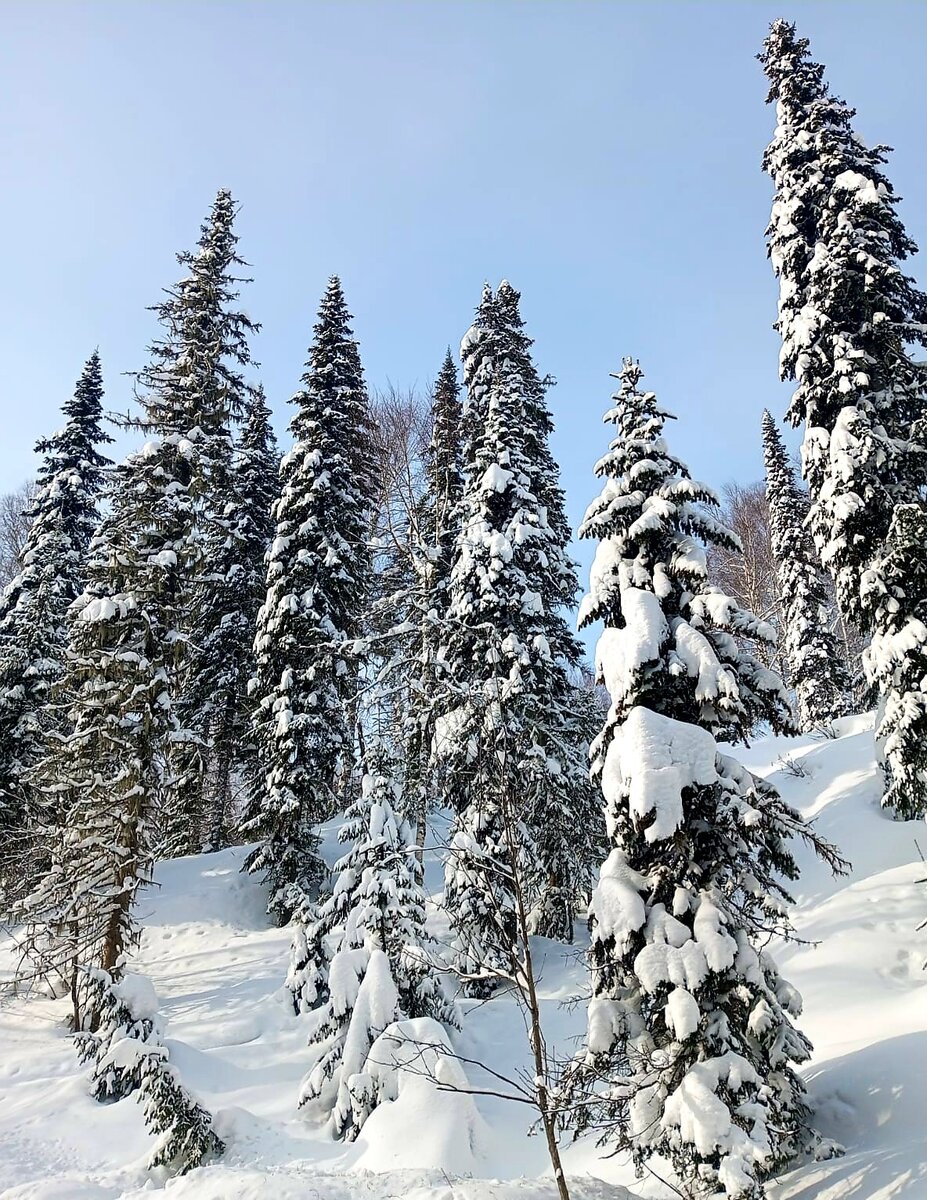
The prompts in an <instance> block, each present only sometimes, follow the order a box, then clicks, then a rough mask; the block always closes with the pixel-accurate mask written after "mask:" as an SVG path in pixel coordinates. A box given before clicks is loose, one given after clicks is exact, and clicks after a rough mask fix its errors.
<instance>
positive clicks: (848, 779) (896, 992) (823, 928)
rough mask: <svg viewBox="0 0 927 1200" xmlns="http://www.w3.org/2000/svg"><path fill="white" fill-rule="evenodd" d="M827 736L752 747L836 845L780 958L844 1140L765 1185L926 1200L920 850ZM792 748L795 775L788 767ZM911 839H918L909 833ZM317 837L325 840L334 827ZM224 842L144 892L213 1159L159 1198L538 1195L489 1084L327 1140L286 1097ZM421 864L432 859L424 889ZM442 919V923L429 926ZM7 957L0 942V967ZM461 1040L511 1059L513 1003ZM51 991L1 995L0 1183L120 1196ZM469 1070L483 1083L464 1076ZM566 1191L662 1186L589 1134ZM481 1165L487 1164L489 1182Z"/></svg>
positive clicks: (850, 724) (259, 906)
mask: <svg viewBox="0 0 927 1200" xmlns="http://www.w3.org/2000/svg"><path fill="white" fill-rule="evenodd" d="M840 731H841V735H842V736H840V737H839V738H838V739H837V740H834V741H822V740H817V741H816V740H813V739H810V738H798V739H786V738H770V739H765V740H762V741H759V742H757V743H756V745H755V746H754V747H753V748H752V750H751V751H750V753H749V755H748V756H747V758H748V761H749V764H750V765H751V767H753V768H754V769H756V770H759V771H760V772H761V773H763V774H766V775H770V776H774V777H775V782H776V784H777V786H779V787H780V789H781V790H782V792H783V793H784V795H785V796H786V798H787V799H788V800H790V801H791V802H792V803H794V804H796V805H797V806H798V807H799V808H801V809H802V811H803V812H804V813H805V814H806V815H808V816H810V817H812V818H814V819H815V820H816V822H817V825H818V828H819V830H820V831H821V832H822V833H823V834H824V835H826V836H827V837H828V838H830V839H832V840H833V841H835V842H836V843H837V844H838V845H839V846H840V848H841V849H842V851H843V852H844V854H845V855H846V856H847V857H848V858H850V860H851V861H852V863H853V870H852V872H851V874H850V875H849V877H848V878H846V879H841V880H834V879H832V878H831V877H830V876H829V875H828V874H827V872H826V870H825V869H824V868H823V867H821V866H820V864H818V863H817V862H813V861H808V859H807V857H805V858H803V860H802V861H803V862H804V864H805V866H806V871H805V874H804V875H803V878H802V880H801V882H800V885H799V888H798V894H797V900H798V906H797V909H796V913H795V920H796V925H797V928H798V932H799V934H800V935H801V937H802V938H803V939H805V944H802V945H797V946H789V947H786V948H782V949H780V952H779V954H778V959H779V962H780V964H781V966H782V967H783V973H784V974H785V976H786V977H787V978H788V979H789V980H790V981H792V982H794V983H795V984H796V985H797V986H798V987H799V988H800V990H801V991H802V993H803V995H804V997H805V1014H804V1017H803V1022H802V1023H803V1027H804V1029H805V1030H806V1031H807V1033H808V1034H809V1035H810V1036H811V1038H812V1039H813V1041H814V1043H815V1058H814V1061H813V1063H812V1064H811V1066H810V1069H809V1070H808V1078H809V1080H810V1083H811V1091H812V1095H813V1097H814V1099H815V1102H816V1104H817V1105H818V1127H819V1128H820V1129H821V1131H822V1132H823V1133H824V1134H825V1135H827V1136H829V1137H832V1138H834V1139H836V1140H837V1141H839V1142H841V1143H843V1144H844V1145H845V1146H846V1149H847V1153H846V1155H845V1156H844V1157H843V1158H839V1159H834V1160H830V1161H827V1162H822V1163H818V1164H812V1165H809V1166H805V1167H803V1168H802V1169H800V1170H797V1171H794V1172H792V1173H791V1175H789V1176H788V1177H787V1178H785V1179H783V1180H782V1181H781V1182H779V1183H777V1184H776V1185H774V1186H772V1187H770V1189H769V1190H770V1195H771V1197H772V1200H843V1198H844V1197H852V1198H853V1200H890V1198H891V1200H922V1198H923V1197H925V1196H927V1144H925V1139H924V1136H923V1114H924V1111H925V1109H927V1073H925V1071H924V1069H923V1064H924V1063H925V1062H927V990H925V989H927V974H925V973H924V971H923V970H922V965H923V961H924V959H925V958H927V934H923V933H918V932H917V926H918V924H919V923H920V922H921V920H922V919H923V918H924V917H925V916H927V886H922V885H921V884H920V882H919V881H920V880H922V879H923V878H924V877H925V876H927V868H925V867H924V864H923V863H922V862H921V861H920V859H919V856H918V850H917V846H916V839H917V838H919V837H920V836H921V829H922V826H921V825H919V824H915V823H908V824H903V823H897V822H893V821H891V820H890V819H889V818H888V817H886V816H884V815H883V814H882V812H881V811H880V809H879V807H878V795H879V778H878V773H877V770H876V767H875V763H874V754H873V744H872V734H871V722H870V721H868V720H867V719H865V718H851V719H849V720H846V721H843V722H841V725H840ZM784 763H791V764H794V767H795V768H797V769H800V770H801V771H802V772H803V773H802V774H800V775H797V774H794V773H792V772H791V771H790V770H785V769H783V764H784ZM924 840H925V841H927V838H925V839H924ZM329 850H330V851H333V850H334V842H333V841H332V843H331V845H330V846H329ZM242 856H243V852H242V851H241V850H230V851H224V852H222V853H219V854H214V855H206V856H201V857H197V858H188V859H179V860H175V861H173V862H168V863H165V864H164V865H163V866H162V867H161V868H160V870H159V872H158V884H159V887H158V888H157V890H154V891H152V892H150V893H149V894H148V895H147V897H146V899H145V902H144V903H143V923H144V926H145V934H144V941H143V945H142V948H141V951H140V954H139V956H138V959H139V961H138V964H137V969H138V970H139V971H141V972H143V973H145V974H147V975H149V976H150V977H151V979H152V981H153V983H154V985H155V988H156V990H157V993H158V996H159V998H160V1001H161V1005H162V1010H163V1012H164V1014H165V1015H166V1017H167V1018H168V1028H167V1040H168V1044H169V1047H170V1053H171V1058H172V1061H173V1062H174V1063H175V1064H176V1065H177V1067H178V1068H179V1070H180V1072H181V1075H182V1077H183V1079H184V1082H185V1083H186V1084H187V1085H188V1086H190V1087H191V1088H192V1089H193V1090H194V1091H195V1092H196V1093H197V1095H198V1096H199V1097H200V1098H201V1099H202V1100H203V1101H204V1103H205V1104H206V1105H207V1106H208V1107H209V1108H210V1109H211V1110H212V1111H213V1112H214V1113H215V1114H216V1117H217V1121H216V1124H217V1129H218V1132H219V1133H220V1134H221V1136H222V1137H223V1138H224V1139H225V1140H226V1142H227V1144H228V1151H227V1153H226V1156H225V1158H224V1159H223V1160H222V1162H221V1163H219V1164H216V1165H213V1166H210V1167H208V1168H205V1169H202V1170H199V1171H195V1172H193V1173H192V1174H190V1175H188V1176H186V1177H185V1178H183V1179H176V1180H171V1181H169V1182H168V1183H167V1186H166V1192H167V1194H168V1195H169V1196H170V1197H172V1198H176V1200H185V1198H194V1197H195V1198H196V1200H258V1197H261V1198H265V1197H271V1196H272V1197H273V1198H274V1200H290V1198H292V1200H296V1198H297V1197H298V1198H299V1200H307V1198H311V1200H349V1198H350V1200H354V1198H363V1197H369V1198H370V1200H386V1198H387V1197H396V1196H400V1195H401V1196H403V1197H404V1200H518V1198H523V1200H529V1198H530V1200H553V1197H554V1195H555V1189H554V1187H553V1185H552V1182H551V1181H550V1179H549V1178H548V1179H547V1180H545V1179H544V1178H543V1176H544V1173H545V1167H546V1159H545V1152H544V1146H543V1142H542V1140H541V1139H539V1138H530V1139H529V1138H527V1137H526V1130H527V1126H528V1118H529V1116H530V1113H529V1112H528V1110H526V1109H524V1108H523V1106H521V1105H517V1104H513V1103H510V1102H506V1101H503V1100H499V1099H495V1098H487V1097H480V1099H479V1102H478V1104H476V1105H475V1106H474V1104H473V1102H472V1101H471V1100H470V1099H469V1098H467V1097H461V1096H454V1095H449V1094H446V1093H438V1092H436V1091H435V1090H434V1088H433V1087H432V1085H431V1084H429V1083H428V1082H427V1081H425V1080H421V1079H415V1080H411V1081H409V1086H407V1087H403V1089H402V1091H401V1094H400V1097H399V1099H398V1100H396V1101H395V1102H393V1103H391V1104H386V1105H383V1106H382V1107H381V1108H379V1109H377V1111H376V1112H375V1113H374V1115H373V1116H372V1117H371V1118H370V1120H369V1121H368V1123H367V1125H366V1126H365V1128H364V1130H363V1133H362V1135H361V1137H360V1139H359V1141H358V1142H357V1143H355V1144H354V1145H349V1146H345V1145H343V1144H341V1143H333V1142H332V1141H330V1140H329V1139H328V1137H327V1135H326V1134H325V1133H324V1132H323V1131H322V1130H320V1129H318V1128H315V1127H313V1126H312V1125H311V1124H310V1123H308V1122H307V1121H306V1120H305V1119H304V1118H303V1117H302V1116H300V1115H298V1114H297V1112H296V1097H297V1094H298V1091H299V1083H300V1079H301V1077H302V1075H303V1073H304V1072H305V1069H306V1066H307V1057H306V1054H307V1052H306V1049H305V1035H304V1027H303V1026H302V1025H301V1021H300V1020H297V1019H296V1018H294V1017H293V1015H292V1012H291V1010H290V1008H289V1007H288V1003H287V998H286V997H285V996H284V995H283V993H282V991H281V983H282V978H283V973H284V970H285V964H286V959H287V947H288V941H289V936H288V933H287V931H286V930H281V929H276V928H270V927H268V921H267V918H266V917H265V915H264V903H265V900H264V896H263V895H262V893H261V890H260V888H259V887H258V886H257V885H256V884H255V883H254V882H253V881H252V880H251V879H248V878H246V877H243V876H242V875H241V874H240V873H239V870H238V868H239V864H240V861H241V858H242ZM439 880H440V873H439V871H438V869H437V864H433V869H432V872H431V874H430V877H429V882H430V883H431V885H432V889H433V890H434V891H437V889H438V887H439ZM438 931H439V932H440V928H439V930H438ZM581 948H582V942H579V943H578V945H577V947H576V948H574V949H572V950H569V951H566V952H565V951H564V948H563V947H561V946H559V945H557V944H555V943H552V942H540V943H539V944H538V946H537V948H536V949H537V952H538V960H539V961H540V962H542V963H543V992H544V996H545V1019H546V1022H547V1027H548V1030H549V1033H550V1035H551V1037H552V1039H553V1040H554V1041H555V1042H557V1043H558V1044H559V1046H560V1048H561V1049H562V1050H566V1049H568V1048H569V1045H570V1039H571V1038H573V1037H575V1036H576V1035H577V1034H578V1033H579V1031H580V1030H581V1028H582V1020H583V1013H582V1008H581V1007H580V1008H578V1009H575V1010H573V1009H571V1008H570V1007H569V1006H567V1005H565V1004H564V1003H563V1002H564V1001H567V1000H569V998H570V997H571V996H575V995H576V994H578V993H579V992H580V991H581V990H582V988H583V986H584V972H583V965H582V961H581V954H580V953H579V951H580V950H581ZM9 966H10V964H9V962H8V961H7V959H6V957H5V959H4V972H5V973H6V971H7V970H8V968H9ZM469 1007H471V1009H472V1011H471V1012H469V1013H468V1014H467V1015H466V1017H465V1020H464V1022H463V1031H462V1033H461V1035H460V1036H459V1039H458V1043H459V1050H460V1053H461V1054H463V1055H466V1056H467V1057H469V1058H474V1059H479V1060H481V1061H485V1062H489V1063H491V1065H492V1066H493V1068H494V1069H497V1070H499V1071H500V1072H502V1073H503V1074H504V1073H506V1071H507V1070H508V1069H510V1068H512V1067H514V1066H516V1065H519V1064H521V1063H522V1062H524V1060H525V1058H526V1045H525V1038H524V1031H523V1027H522V1024H521V1018H520V1015H519V1013H518V1011H517V1010H516V1009H515V1007H514V1005H513V1004H512V1003H511V1002H509V1001H507V1000H505V999H498V1000H493V1001H492V1002H490V1003H488V1004H483V1005H481V1006H474V1005H473V1004H472V1003H470V1004H469ZM66 1011H67V1005H66V1002H63V1001H57V1002H53V1001H45V1000H34V999H33V1000H28V1001H27V1000H24V999H13V1000H8V1001H6V1002H5V1003H4V1005H3V1007H2V1009H0V1195H2V1196H3V1197H5V1198H9V1200H14V1198H16V1200H25V1198H29V1200H116V1198H117V1197H123V1196H126V1197H128V1196H132V1197H134V1196H140V1195H141V1194H143V1193H144V1194H148V1192H149V1190H150V1189H151V1188H152V1187H153V1186H154V1187H157V1186H160V1183H161V1181H160V1180H158V1179H157V1178H156V1177H153V1176H152V1175H151V1174H150V1173H148V1172H147V1171H146V1169H145V1161H146V1158H147V1155H148V1152H149V1149H150V1139H149V1136H148V1135H147V1133H146V1131H145V1127H144V1123H143V1120H142V1116H141V1113H140V1111H139V1109H138V1108H137V1106H136V1104H135V1103H134V1102H133V1101H132V1100H131V1099H129V1100H124V1101H122V1102H120V1103H118V1104H115V1105H110V1106H104V1105H99V1104H96V1103H95V1102H94V1101H92V1100H91V1099H89V1097H88V1096H87V1094H86V1090H85V1080H84V1072H83V1070H82V1069H81V1068H80V1066H79V1065H78V1062H77V1059H76V1057H75V1054H74V1050H73V1048H72V1045H71V1042H70V1039H69V1038H68V1036H67V1033H66V1031H65V1028H64V1019H65V1015H66ZM472 1078H473V1080H474V1082H475V1083H477V1084H479V1081H478V1080H477V1079H476V1078H475V1076H472ZM566 1166H567V1169H568V1172H569V1175H570V1183H571V1187H572V1190H573V1193H574V1195H575V1197H576V1200H627V1193H626V1192H625V1191H624V1190H623V1186H622V1185H624V1186H626V1187H628V1189H629V1190H630V1191H631V1192H633V1193H635V1194H637V1195H640V1196H647V1197H655V1196H663V1195H672V1193H668V1192H666V1191H665V1189H662V1190H661V1187H660V1185H659V1184H657V1183H656V1182H655V1181H654V1180H646V1181H636V1180H635V1179H634V1177H633V1172H632V1171H631V1170H630V1168H629V1167H628V1165H627V1164H626V1163H624V1162H622V1161H619V1160H615V1159H609V1158H603V1157H602V1156H601V1151H599V1150H598V1149H597V1148H596V1147H595V1145H594V1144H592V1143H589V1142H583V1143H579V1144H576V1145H572V1146H569V1147H567V1150H566ZM489 1181H495V1182H489Z"/></svg>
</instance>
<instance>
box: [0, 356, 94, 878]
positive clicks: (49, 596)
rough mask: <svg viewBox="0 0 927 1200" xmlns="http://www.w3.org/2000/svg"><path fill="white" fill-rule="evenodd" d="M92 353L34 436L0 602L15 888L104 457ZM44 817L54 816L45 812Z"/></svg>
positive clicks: (8, 867)
mask: <svg viewBox="0 0 927 1200" xmlns="http://www.w3.org/2000/svg"><path fill="white" fill-rule="evenodd" d="M102 399H103V380H102V375H101V371H100V356H99V354H98V353H97V352H96V351H94V353H93V354H92V355H91V356H90V358H89V359H88V360H87V363H86V365H85V367H84V370H83V372H82V373H81V376H80V379H79V380H78V382H77V386H76V388H75V390H74V394H73V396H72V397H71V399H70V400H68V402H67V403H66V404H65V405H64V406H63V413H64V416H65V424H64V427H63V428H62V429H61V430H60V431H59V432H58V433H56V434H54V435H53V436H52V437H50V438H48V439H46V440H43V441H40V442H39V443H38V445H37V446H36V450H37V451H38V453H40V454H41V455H42V456H43V459H42V465H41V467H40V468H39V475H38V480H37V485H36V495H35V500H34V503H33V504H32V507H31V508H30V510H29V514H28V515H29V517H30V518H31V528H30V530H29V534H28V537H27V539H26V544H25V547H24V549H23V564H24V565H23V570H22V571H21V573H20V574H19V575H18V576H17V577H16V578H15V579H13V581H12V582H11V583H10V585H9V586H8V587H7V589H6V590H5V592H4V593H3V596H2V599H0V840H2V846H0V876H2V883H3V885H4V887H5V888H8V889H11V890H12V892H13V893H15V892H17V891H19V890H20V889H21V887H22V886H23V885H24V884H28V883H29V882H30V875H31V870H30V868H29V866H28V865H27V863H28V858H29V853H30V846H31V845H32V843H33V839H34V838H35V836H36V822H37V821H38V819H39V815H38V813H37V810H36V805H37V804H38V797H37V795H36V794H35V793H34V791H33V789H31V788H30V786H29V783H28V777H29V773H30V771H31V770H32V769H33V768H34V767H35V766H36V764H37V762H38V761H39V759H40V758H41V757H42V754H43V753H44V750H45V749H46V740H47V738H48V736H49V735H50V734H54V733H60V732H62V731H63V729H64V727H65V721H64V706H63V704H61V703H57V704H53V703H52V700H51V698H52V692H53V689H54V688H55V686H56V685H57V684H58V683H59V682H60V680H61V678H62V676H63V675H64V672H65V657H66V649H67V612H68V608H69V607H70V605H71V604H72V603H73V601H74V600H75V599H76V598H77V597H78V596H79V595H80V594H81V592H82V591H83V588H84V581H85V572H86V561H85V560H86V556H87V548H88V546H89V544H90V538H91V535H92V533H93V530H94V528H95V527H96V525H97V523H98V521H99V514H98V512H97V502H98V499H99V495H100V491H101V489H102V486H103V476H104V471H105V468H106V466H107V464H108V460H107V459H106V458H104V457H103V456H102V455H101V454H100V453H99V450H98V449H97V447H98V446H100V445H101V444H103V443H105V442H109V441H111V440H112V439H111V438H110V437H109V436H108V435H107V434H106V433H105V432H104V431H103V428H102V424H101V422H102V414H103V409H102ZM46 815H47V816H48V817H49V818H50V819H51V820H54V819H55V816H56V814H54V813H51V814H46Z"/></svg>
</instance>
